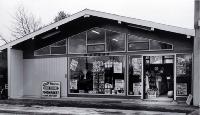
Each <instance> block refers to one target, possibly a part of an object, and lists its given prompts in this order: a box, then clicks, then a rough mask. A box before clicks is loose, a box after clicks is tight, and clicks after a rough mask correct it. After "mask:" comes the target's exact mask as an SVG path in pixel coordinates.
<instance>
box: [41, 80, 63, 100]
mask: <svg viewBox="0 0 200 115" xmlns="http://www.w3.org/2000/svg"><path fill="white" fill-rule="evenodd" d="M42 97H44V98H60V82H55V81H44V82H42Z"/></svg>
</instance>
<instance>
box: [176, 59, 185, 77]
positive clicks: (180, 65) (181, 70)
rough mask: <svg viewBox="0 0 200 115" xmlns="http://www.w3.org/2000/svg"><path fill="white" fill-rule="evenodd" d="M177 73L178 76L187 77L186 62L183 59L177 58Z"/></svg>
mask: <svg viewBox="0 0 200 115" xmlns="http://www.w3.org/2000/svg"><path fill="white" fill-rule="evenodd" d="M176 66H177V68H176V72H177V75H185V74H186V61H185V59H184V58H182V57H177V60H176Z"/></svg>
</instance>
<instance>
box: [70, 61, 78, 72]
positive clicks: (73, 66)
mask: <svg viewBox="0 0 200 115" xmlns="http://www.w3.org/2000/svg"><path fill="white" fill-rule="evenodd" d="M77 65H78V61H76V60H74V59H72V61H71V64H70V69H71V70H73V71H76V68H77Z"/></svg>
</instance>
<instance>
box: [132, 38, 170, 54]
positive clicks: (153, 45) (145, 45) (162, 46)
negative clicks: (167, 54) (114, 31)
mask: <svg viewBox="0 0 200 115" xmlns="http://www.w3.org/2000/svg"><path fill="white" fill-rule="evenodd" d="M172 49H173V45H172V44H169V43H164V42H160V41H157V40H152V39H147V38H143V37H140V36H136V35H128V51H138V50H148V51H151V50H172Z"/></svg>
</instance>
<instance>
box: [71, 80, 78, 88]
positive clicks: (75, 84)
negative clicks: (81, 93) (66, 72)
mask: <svg viewBox="0 0 200 115" xmlns="http://www.w3.org/2000/svg"><path fill="white" fill-rule="evenodd" d="M77 84H78V80H77V79H71V80H70V89H74V90H77V89H78V87H77Z"/></svg>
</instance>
